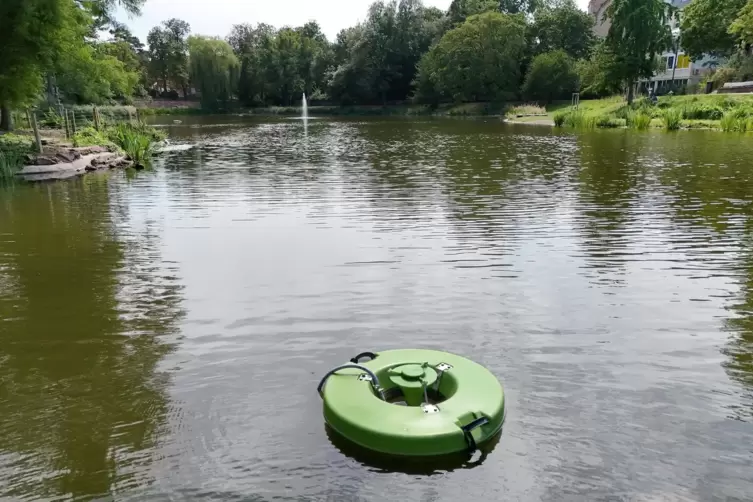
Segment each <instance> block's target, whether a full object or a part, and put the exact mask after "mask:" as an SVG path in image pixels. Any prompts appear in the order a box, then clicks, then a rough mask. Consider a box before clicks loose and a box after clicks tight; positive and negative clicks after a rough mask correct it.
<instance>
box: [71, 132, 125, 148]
mask: <svg viewBox="0 0 753 502" xmlns="http://www.w3.org/2000/svg"><path fill="white" fill-rule="evenodd" d="M73 146H76V147H79V146H115V144H114V143H113V142H112V141H111V140H110V138H108V137H107V135H106V134H105V133H104V132H100V131H97V130H96V129H95V128H93V127H84V128H82V129H80V130H79V131H77V132H76V134H74V135H73Z"/></svg>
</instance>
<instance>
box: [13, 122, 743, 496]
mask: <svg viewBox="0 0 753 502" xmlns="http://www.w3.org/2000/svg"><path fill="white" fill-rule="evenodd" d="M168 130H169V132H170V134H171V138H172V141H173V143H174V144H186V145H193V148H190V149H185V148H175V149H174V150H173V151H171V152H169V153H166V154H165V155H164V156H163V157H162V158H161V159H160V160H159V161H158V162H157V163H156V166H155V169H154V170H153V171H149V172H141V173H138V174H135V175H134V174H128V175H127V174H125V173H122V172H115V173H112V174H111V175H91V176H87V177H84V178H82V179H79V180H74V181H69V182H61V183H52V184H40V185H31V186H27V185H22V186H15V187H12V188H4V189H2V191H0V498H3V499H7V500H110V499H116V500H296V501H301V500H359V501H360V500H363V501H372V500H398V499H403V500H420V501H445V500H447V501H450V500H461V499H462V500H475V499H482V498H483V499H484V500H552V501H554V500H682V501H684V500H689V501H695V500H698V501H707V500H750V499H752V498H753V476H751V472H752V471H751V465H753V424H751V422H752V421H753V246H752V244H753V239H752V237H753V206H752V205H751V204H752V203H753V165H751V163H750V159H752V158H753V143H752V142H751V141H750V140H749V138H747V137H745V136H738V135H732V134H721V133H714V132H684V133H678V134H666V133H660V132H649V133H645V134H643V133H635V132H629V131H598V132H592V133H586V134H577V135H576V134H571V133H566V132H565V133H563V132H558V131H553V130H551V129H549V128H537V127H531V126H510V125H504V124H501V123H499V122H497V121H495V120H486V121H482V120H454V121H451V120H429V119H426V120H419V121H408V120H384V119H381V120H344V121H341V120H338V121H334V120H317V121H311V122H308V123H303V122H301V121H290V120H258V119H257V120H249V119H242V118H235V117H231V118H228V117H219V118H203V119H197V118H187V119H185V120H184V123H183V124H180V125H170V126H168ZM398 347H426V348H436V349H442V350H449V351H452V352H456V353H459V354H462V355H465V356H467V357H470V358H472V359H474V360H476V361H478V362H480V363H481V364H484V365H485V366H487V367H488V368H489V369H490V370H491V371H492V372H493V373H494V374H495V375H497V376H498V377H499V378H500V379H501V380H502V381H503V382H504V384H505V388H506V392H507V397H508V419H507V423H506V425H505V429H504V431H503V435H502V437H501V439H500V442H499V444H498V445H497V446H496V448H495V449H494V451H493V452H492V453H491V454H490V455H489V456H488V457H487V458H485V459H484V461H483V462H481V463H480V465H476V466H465V468H458V469H455V470H452V471H445V470H441V469H438V470H436V472H434V473H432V474H431V475H429V474H416V473H412V474H406V473H402V472H393V471H395V469H386V470H385V469H378V468H375V467H371V466H367V465H362V464H361V463H359V462H358V461H357V460H354V459H352V458H350V457H348V456H346V455H343V454H342V453H341V452H340V451H339V450H338V449H337V448H335V447H334V446H332V444H331V443H330V442H329V440H328V438H327V435H326V434H325V431H324V427H323V420H322V417H321V402H320V400H319V397H318V396H317V394H316V392H315V386H316V383H317V381H318V377H319V376H320V375H322V374H323V373H325V372H326V370H328V369H329V368H330V367H332V366H334V365H336V364H338V363H340V362H342V361H343V360H346V359H349V358H350V357H352V356H353V355H355V354H356V353H358V352H361V351H364V350H380V349H387V348H398Z"/></svg>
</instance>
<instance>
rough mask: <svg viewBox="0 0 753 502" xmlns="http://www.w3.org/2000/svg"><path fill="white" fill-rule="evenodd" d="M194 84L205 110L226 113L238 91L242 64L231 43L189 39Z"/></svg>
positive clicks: (206, 38)
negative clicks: (237, 86)
mask: <svg viewBox="0 0 753 502" xmlns="http://www.w3.org/2000/svg"><path fill="white" fill-rule="evenodd" d="M188 60H189V65H190V72H191V82H192V83H193V86H194V87H195V88H196V90H197V91H199V92H200V93H201V107H202V108H204V109H205V110H210V111H219V110H227V108H228V105H229V103H230V100H231V99H232V97H233V94H234V93H235V91H236V84H237V82H238V72H239V68H240V64H239V63H238V59H237V58H236V57H235V54H234V53H233V49H232V47H230V44H228V43H227V42H225V41H224V40H220V39H218V38H212V37H202V36H192V37H190V38H189V39H188Z"/></svg>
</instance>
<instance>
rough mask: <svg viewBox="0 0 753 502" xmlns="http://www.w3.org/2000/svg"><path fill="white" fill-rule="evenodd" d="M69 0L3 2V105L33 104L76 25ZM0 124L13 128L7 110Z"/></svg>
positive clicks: (0, 53) (0, 5)
mask: <svg viewBox="0 0 753 502" xmlns="http://www.w3.org/2000/svg"><path fill="white" fill-rule="evenodd" d="M76 10H77V9H76V7H75V5H74V4H73V3H72V2H70V1H68V0H2V2H0V48H1V49H0V109H4V110H6V111H8V110H10V109H11V108H12V107H14V106H23V105H27V104H30V103H31V102H32V101H33V100H34V99H35V98H36V97H37V95H38V93H39V92H40V91H41V89H42V75H43V74H44V72H45V71H46V70H47V69H48V68H50V67H51V66H52V65H53V63H54V62H55V59H56V57H57V56H58V55H59V54H60V51H61V49H62V47H63V45H64V41H65V39H66V38H67V37H68V36H69V32H70V30H69V29H68V28H69V26H75V25H76V20H75V19H74V17H75V16H76ZM0 128H5V129H11V128H12V121H11V116H10V115H9V114H8V115H6V114H5V113H3V120H2V122H1V123H0Z"/></svg>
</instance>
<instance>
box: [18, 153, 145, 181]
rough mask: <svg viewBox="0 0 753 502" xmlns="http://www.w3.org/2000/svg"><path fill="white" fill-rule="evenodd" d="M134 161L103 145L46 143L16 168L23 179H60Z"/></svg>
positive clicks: (112, 167) (120, 166)
mask: <svg viewBox="0 0 753 502" xmlns="http://www.w3.org/2000/svg"><path fill="white" fill-rule="evenodd" d="M128 167H134V168H137V169H141V168H143V166H140V165H135V164H134V162H133V161H132V160H131V159H130V158H128V157H127V156H125V155H123V154H121V153H118V152H114V151H111V150H110V149H109V148H107V147H103V146H87V147H79V148H73V147H70V148H68V147H61V146H55V147H48V148H45V149H44V151H43V152H42V153H41V154H38V155H30V156H28V157H27V158H26V165H24V166H23V167H22V168H21V170H20V171H19V172H18V176H20V177H21V178H23V179H24V180H26V181H47V180H61V179H67V178H72V177H74V176H82V175H84V174H86V173H90V172H95V171H106V170H111V169H124V168H128Z"/></svg>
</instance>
